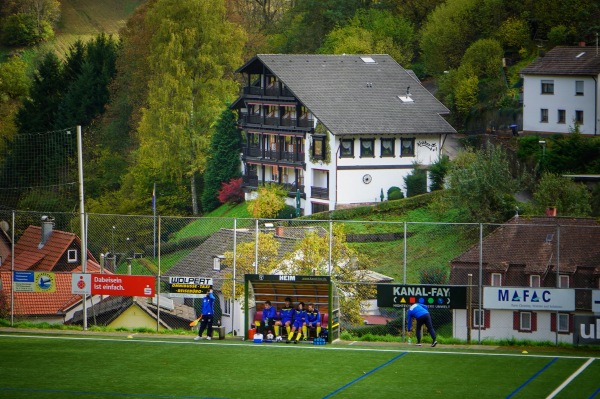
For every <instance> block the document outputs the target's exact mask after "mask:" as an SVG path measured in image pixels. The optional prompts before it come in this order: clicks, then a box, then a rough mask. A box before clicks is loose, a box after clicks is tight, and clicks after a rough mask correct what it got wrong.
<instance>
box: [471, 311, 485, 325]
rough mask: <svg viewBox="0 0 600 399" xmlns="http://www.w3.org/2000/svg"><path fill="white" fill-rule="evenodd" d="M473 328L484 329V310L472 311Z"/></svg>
mask: <svg viewBox="0 0 600 399" xmlns="http://www.w3.org/2000/svg"><path fill="white" fill-rule="evenodd" d="M473 327H474V328H479V327H482V328H483V327H485V310H483V309H473Z"/></svg>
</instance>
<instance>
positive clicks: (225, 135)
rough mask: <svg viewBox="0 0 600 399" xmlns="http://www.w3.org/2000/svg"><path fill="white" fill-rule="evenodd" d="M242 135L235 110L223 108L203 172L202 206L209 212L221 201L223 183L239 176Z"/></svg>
mask: <svg viewBox="0 0 600 399" xmlns="http://www.w3.org/2000/svg"><path fill="white" fill-rule="evenodd" d="M241 148H242V135H241V133H240V130H239V129H238V127H237V117H236V114H235V112H233V111H231V110H230V109H228V108H227V109H225V110H224V111H223V112H221V116H220V117H219V120H218V121H217V123H216V125H215V130H214V133H213V135H212V137H211V140H210V150H209V154H210V155H209V156H208V160H207V162H206V172H205V173H204V192H203V193H202V208H203V209H204V211H205V212H210V211H212V210H213V209H215V208H217V207H218V206H219V205H220V204H221V203H220V201H219V199H218V196H219V190H221V186H222V184H223V183H228V182H229V181H230V180H231V179H234V178H236V177H239V176H240V175H241V171H240V151H241Z"/></svg>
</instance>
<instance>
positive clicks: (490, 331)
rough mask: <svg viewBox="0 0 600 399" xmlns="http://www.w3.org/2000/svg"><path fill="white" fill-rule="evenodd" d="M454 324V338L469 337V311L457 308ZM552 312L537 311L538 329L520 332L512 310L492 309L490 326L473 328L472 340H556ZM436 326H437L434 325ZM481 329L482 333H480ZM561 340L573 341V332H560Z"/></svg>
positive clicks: (559, 337)
mask: <svg viewBox="0 0 600 399" xmlns="http://www.w3.org/2000/svg"><path fill="white" fill-rule="evenodd" d="M453 313H454V320H453V326H454V331H453V335H454V338H458V339H464V340H466V339H467V311H466V310H464V309H455V310H454V311H453ZM551 313H552V312H536V314H537V331H534V332H531V333H527V332H519V331H518V330H514V329H513V311H512V310H491V311H490V328H487V329H481V330H479V329H472V330H471V342H473V341H475V342H476V341H477V340H478V339H479V337H481V340H484V339H486V338H488V339H495V340H499V339H509V338H515V339H522V340H533V341H551V342H555V341H556V332H554V331H550V326H551V325H550V318H551ZM434 327H435V326H434ZM480 331H481V335H480ZM558 341H559V342H566V343H573V334H558Z"/></svg>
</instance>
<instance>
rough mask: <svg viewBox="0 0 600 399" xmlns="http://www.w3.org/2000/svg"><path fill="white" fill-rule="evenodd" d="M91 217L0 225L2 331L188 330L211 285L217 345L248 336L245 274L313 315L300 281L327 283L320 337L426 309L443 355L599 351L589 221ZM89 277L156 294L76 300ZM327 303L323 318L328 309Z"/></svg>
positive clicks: (376, 333)
mask: <svg viewBox="0 0 600 399" xmlns="http://www.w3.org/2000/svg"><path fill="white" fill-rule="evenodd" d="M84 217H85V220H84V223H83V224H82V223H81V220H80V215H78V214H77V215H72V214H41V213H33V212H4V213H0V227H1V230H0V256H1V262H0V263H1V267H0V276H1V280H0V281H1V286H0V318H4V319H7V320H10V321H11V323H15V322H18V321H38V322H39V321H47V322H50V323H64V324H71V325H78V326H81V327H82V328H91V327H93V326H108V327H114V328H134V329H140V328H146V329H148V330H153V331H154V330H157V329H158V330H173V329H191V327H190V322H191V321H193V320H195V319H196V318H197V317H198V316H199V315H200V313H201V300H202V297H204V296H205V292H206V289H207V288H208V287H209V286H211V287H212V288H213V289H214V292H215V294H216V298H217V300H216V302H215V324H216V325H217V327H218V331H219V334H220V335H224V334H226V333H232V334H234V335H246V333H247V331H248V330H249V329H250V328H251V327H253V324H254V322H255V319H256V318H259V315H260V314H261V310H262V309H263V306H264V304H263V303H260V302H255V303H254V302H251V306H250V307H249V308H248V309H245V307H244V299H245V296H246V295H248V293H247V292H244V276H245V275H246V274H257V275H281V276H288V277H290V276H291V277H292V278H291V279H288V280H286V281H285V283H286V284H287V285H286V286H281V287H279V288H278V289H279V292H278V293H275V292H274V293H273V295H272V296H265V298H267V297H268V298H272V299H273V301H272V302H273V306H275V307H276V308H277V309H280V308H281V307H282V306H283V305H284V304H285V301H284V299H285V297H288V296H289V297H290V298H292V299H293V300H292V302H294V305H295V304H296V303H298V302H300V301H306V302H310V301H313V302H314V299H311V298H310V297H306V298H304V297H303V296H302V294H301V292H302V290H300V289H299V288H298V287H296V286H295V285H294V282H293V276H330V277H331V280H332V281H334V282H335V287H336V290H337V291H338V292H337V293H338V294H339V302H340V316H339V317H337V316H336V317H329V318H328V319H329V320H328V321H327V323H325V325H324V326H323V327H324V328H327V327H331V326H334V325H336V326H337V325H338V324H339V327H340V329H341V332H342V334H344V333H345V334H349V335H348V336H350V337H365V336H369V335H370V336H373V337H382V336H391V337H401V338H405V335H406V327H407V324H408V320H407V309H408V308H409V307H410V306H411V305H412V304H417V303H422V304H425V305H428V307H429V310H430V314H431V319H432V321H433V326H434V327H435V330H436V333H437V335H438V336H439V337H440V340H448V342H452V341H450V340H451V339H454V340H456V342H459V341H469V342H481V341H484V340H513V341H514V340H532V341H552V342H556V343H558V342H574V343H579V342H588V343H589V342H590V339H591V340H592V341H593V340H594V339H596V338H595V337H592V335H593V334H594V332H593V331H590V330H589V329H587V330H586V328H585V326H583V327H581V328H580V326H579V325H578V324H577V323H578V319H577V318H578V317H579V316H586V317H590V316H593V314H594V311H595V312H598V307H600V295H598V294H597V292H598V288H599V280H600V267H599V266H598V264H599V260H600V247H598V245H597V243H598V242H599V239H600V225H598V224H597V223H596V222H595V221H594V220H591V219H584V218H556V217H534V218H514V219H512V220H511V221H509V222H508V223H506V224H502V225H491V224H451V223H416V222H365V221H360V222H359V221H332V220H321V221H319V220H302V219H295V220H256V219H239V218H237V219H233V218H184V217H164V216H162V217H151V216H126V215H106V214H86V215H85V216H84ZM82 225H84V226H85V234H81V226H82ZM82 236H83V237H86V242H85V244H86V245H85V246H84V247H85V248H87V256H85V257H84V256H82V255H83V254H82V253H81V251H82V242H81V240H80V237H82ZM84 260H85V262H84ZM87 274H90V275H92V276H95V277H93V278H94V279H97V280H98V281H102V282H108V283H107V286H108V288H109V289H115V290H117V289H121V288H116V287H117V286H118V285H119V284H123V285H124V286H125V285H127V284H129V283H130V282H131V284H134V285H135V284H137V283H136V281H137V280H135V279H132V280H128V278H127V277H126V276H138V277H141V276H146V277H148V276H151V277H154V279H153V280H152V281H154V283H153V286H152V287H145V288H147V289H148V288H151V290H150V291H147V292H146V293H143V294H135V295H132V294H120V293H119V292H118V291H114V292H113V293H112V294H107V293H106V291H102V290H99V291H98V292H91V293H89V294H86V295H82V294H79V293H78V291H77V284H78V283H79V284H83V283H82V282H80V281H78V280H77V279H81V280H82V281H83V277H82V276H83V275H87ZM102 275H106V276H105V277H102V278H100V277H98V276H102ZM286 278H287V277H286ZM74 280H75V281H74ZM282 280H284V278H283V277H282ZM93 281H95V280H93ZM140 281H141V280H140ZM144 281H147V280H144ZM83 285H85V284H83ZM92 285H93V284H92ZM98 288H100V285H98ZM126 288H127V287H125V288H123V289H125V290H126ZM388 288H390V289H388ZM274 289H275V288H274ZM451 290H452V296H453V298H452V299H451V298H450V292H451ZM126 291H127V290H126ZM111 292H112V291H111ZM389 292H392V294H388V293H389ZM457 293H458V294H457ZM157 294H158V295H157ZM386 295H388V296H389V295H392V296H393V298H391V297H385V296H386ZM456 295H458V296H459V298H458V299H456ZM84 298H85V300H84ZM389 301H392V302H389ZM84 302H85V304H86V306H85V307H84V306H83V303H84ZM319 303H320V306H321V309H320V310H321V311H323V312H329V311H330V310H331V306H327V305H326V303H327V302H326V301H322V302H319ZM383 304H384V305H383ZM328 316H331V315H328ZM326 319H327V318H326ZM256 321H257V320H256ZM588 321H589V319H586V323H587V322H588ZM412 324H413V330H414V325H415V324H416V323H412ZM342 336H343V335H342ZM411 337H412V338H413V339H414V335H412V334H411ZM367 339H368V338H367ZM374 339H377V338H374ZM379 339H386V338H379ZM392 339H393V338H392ZM396 339H397V338H396ZM430 339H431V338H430V337H429V336H428V334H426V338H425V341H430Z"/></svg>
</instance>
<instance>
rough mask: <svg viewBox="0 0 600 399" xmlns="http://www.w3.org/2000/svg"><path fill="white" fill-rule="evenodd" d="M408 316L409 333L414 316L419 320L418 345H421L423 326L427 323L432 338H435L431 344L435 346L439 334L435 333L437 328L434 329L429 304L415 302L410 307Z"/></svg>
mask: <svg viewBox="0 0 600 399" xmlns="http://www.w3.org/2000/svg"><path fill="white" fill-rule="evenodd" d="M406 317H408V332H409V333H410V330H411V329H412V319H413V317H414V318H415V319H416V320H417V346H421V327H423V324H425V326H426V327H427V331H429V334H430V335H431V339H432V340H433V343H432V344H431V346H432V347H434V346H436V345H437V340H436V338H437V335H436V334H435V330H434V329H433V324H432V323H431V315H430V314H429V310H427V306H425V305H421V304H419V303H415V304H414V305H412V306H411V307H410V308H408V313H407V315H406Z"/></svg>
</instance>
